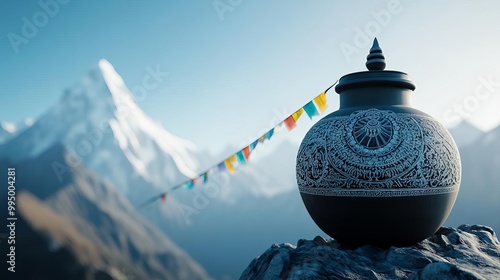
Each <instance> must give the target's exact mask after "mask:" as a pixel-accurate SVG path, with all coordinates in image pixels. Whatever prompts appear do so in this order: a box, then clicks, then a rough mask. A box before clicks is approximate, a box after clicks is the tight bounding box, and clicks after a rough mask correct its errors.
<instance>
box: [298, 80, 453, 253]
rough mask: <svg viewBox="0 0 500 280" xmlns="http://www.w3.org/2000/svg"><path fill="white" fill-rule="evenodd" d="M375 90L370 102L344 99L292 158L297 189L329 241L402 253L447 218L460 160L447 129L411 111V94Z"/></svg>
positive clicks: (346, 94) (347, 96) (349, 95)
mask: <svg viewBox="0 0 500 280" xmlns="http://www.w3.org/2000/svg"><path fill="white" fill-rule="evenodd" d="M375 91H377V94H374V95H373V96H377V97H376V98H374V99H373V100H367V99H366V98H357V95H359V94H361V95H367V96H371V95H370V90H369V89H366V88H365V89H361V91H359V92H356V91H354V92H349V91H346V92H343V93H342V94H341V108H340V109H339V110H338V111H336V112H333V113H331V114H329V115H328V116H326V117H325V118H323V119H321V120H320V121H318V122H317V123H316V124H315V125H314V126H313V127H312V128H311V129H310V131H309V132H308V133H307V134H306V136H305V138H304V140H303V141H302V144H301V145H300V148H299V151H298V155H297V166H296V176H297V183H298V185H299V191H300V194H301V196H302V199H303V202H304V204H305V206H306V208H307V210H308V212H309V214H310V215H311V217H312V218H313V220H314V221H315V222H316V224H317V225H318V226H319V227H320V228H321V229H322V230H323V231H324V232H325V233H327V234H328V235H330V236H331V237H332V238H334V239H336V240H338V241H340V242H342V243H345V244H350V245H356V246H357V245H364V244H372V245H377V246H383V247H385V246H391V245H395V246H405V245H409V244H412V243H415V242H418V241H421V240H423V239H425V238H427V237H428V236H430V235H432V234H433V233H434V232H435V231H436V230H437V229H439V227H440V226H441V225H442V224H443V223H444V221H445V220H446V218H447V217H448V215H449V213H450V211H451V209H452V207H453V204H454V202H455V200H456V197H457V194H458V190H459V185H460V176H461V165H460V156H459V153H458V149H457V147H456V144H455V142H454V141H453V139H452V137H451V136H450V134H449V133H448V131H447V130H446V128H444V127H443V126H442V125H441V124H440V123H438V122H437V121H436V120H434V119H433V118H432V117H430V116H429V115H427V114H425V113H423V112H421V111H419V110H416V109H413V108H411V107H409V106H408V103H409V97H408V96H406V95H407V94H408V92H406V91H405V90H397V89H384V88H378V89H376V90H375ZM384 92H386V93H387V94H386V95H384ZM343 95H344V96H343ZM358 101H359V102H358Z"/></svg>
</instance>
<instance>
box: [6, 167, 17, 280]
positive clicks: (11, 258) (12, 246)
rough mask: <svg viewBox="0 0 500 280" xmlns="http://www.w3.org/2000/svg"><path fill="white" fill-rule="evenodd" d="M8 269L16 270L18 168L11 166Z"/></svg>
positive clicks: (8, 191)
mask: <svg viewBox="0 0 500 280" xmlns="http://www.w3.org/2000/svg"><path fill="white" fill-rule="evenodd" d="M7 184H8V187H7V199H8V202H7V214H8V215H7V228H8V240H7V244H8V245H7V247H8V250H7V252H8V253H7V263H8V264H9V266H8V268H7V270H8V271H10V272H16V270H15V269H16V221H17V217H16V169H15V168H11V167H9V168H8V169H7Z"/></svg>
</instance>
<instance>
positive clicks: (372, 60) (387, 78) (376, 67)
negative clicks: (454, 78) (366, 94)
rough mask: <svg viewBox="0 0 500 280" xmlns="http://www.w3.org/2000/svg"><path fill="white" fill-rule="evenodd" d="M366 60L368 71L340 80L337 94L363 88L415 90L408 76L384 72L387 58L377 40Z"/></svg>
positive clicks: (401, 73) (396, 72) (390, 71)
mask: <svg viewBox="0 0 500 280" xmlns="http://www.w3.org/2000/svg"><path fill="white" fill-rule="evenodd" d="M366 59H367V60H366V68H368V71H362V72H355V73H351V74H347V75H345V76H343V77H342V78H340V80H339V83H338V84H337V86H336V87H335V91H336V92H337V93H341V92H343V91H345V90H348V89H353V88H362V87H396V88H403V89H410V90H415V83H413V81H412V80H411V79H410V76H408V74H406V73H404V72H400V71H393V70H384V69H385V66H386V64H385V56H384V54H383V53H382V49H381V48H380V46H379V44H378V40H377V38H375V39H374V40H373V46H372V47H371V49H370V54H368V56H367V57H366Z"/></svg>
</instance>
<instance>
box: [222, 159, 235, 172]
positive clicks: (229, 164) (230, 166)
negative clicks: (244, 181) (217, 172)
mask: <svg viewBox="0 0 500 280" xmlns="http://www.w3.org/2000/svg"><path fill="white" fill-rule="evenodd" d="M224 165H226V169H227V171H229V173H231V174H233V173H234V166H233V163H232V162H231V158H228V159H226V160H225V161H224Z"/></svg>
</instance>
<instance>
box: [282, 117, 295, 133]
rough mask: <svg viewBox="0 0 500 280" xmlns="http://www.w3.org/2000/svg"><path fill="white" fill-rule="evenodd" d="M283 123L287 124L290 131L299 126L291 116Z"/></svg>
mask: <svg viewBox="0 0 500 280" xmlns="http://www.w3.org/2000/svg"><path fill="white" fill-rule="evenodd" d="M283 122H284V123H285V125H286V128H288V131H292V130H293V129H294V128H295V127H296V126H297V124H295V120H294V119H293V116H289V117H288V118H286V119H285V120H284V121H283Z"/></svg>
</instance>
